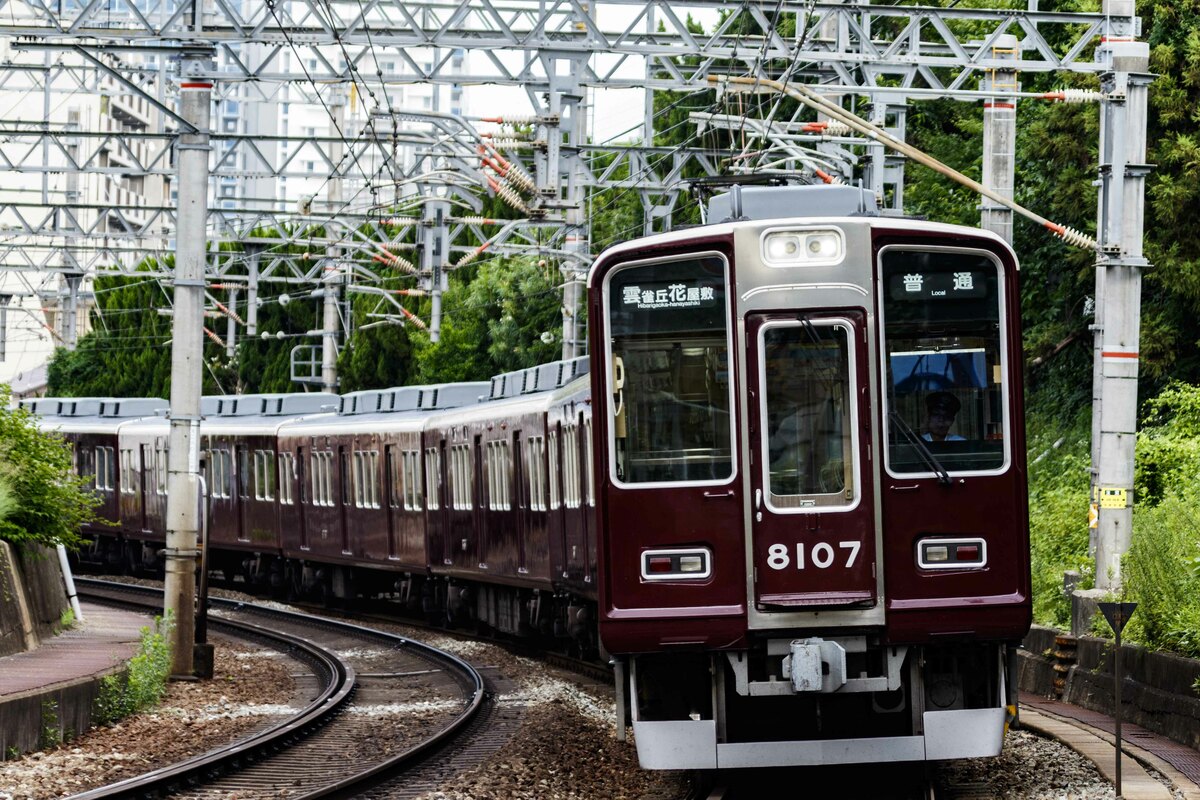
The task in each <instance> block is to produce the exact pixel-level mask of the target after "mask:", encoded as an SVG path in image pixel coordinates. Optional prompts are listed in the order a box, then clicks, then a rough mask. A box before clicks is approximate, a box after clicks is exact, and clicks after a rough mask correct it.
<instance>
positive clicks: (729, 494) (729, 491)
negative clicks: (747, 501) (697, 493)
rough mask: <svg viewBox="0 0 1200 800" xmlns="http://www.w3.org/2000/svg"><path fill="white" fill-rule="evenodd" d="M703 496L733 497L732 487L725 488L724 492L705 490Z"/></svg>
mask: <svg viewBox="0 0 1200 800" xmlns="http://www.w3.org/2000/svg"><path fill="white" fill-rule="evenodd" d="M704 496H705V497H733V489H727V490H726V491H724V492H705V493H704Z"/></svg>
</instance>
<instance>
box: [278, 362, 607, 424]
mask: <svg viewBox="0 0 1200 800" xmlns="http://www.w3.org/2000/svg"><path fill="white" fill-rule="evenodd" d="M587 373H588V359H587V356H581V357H579V358H573V359H567V360H563V361H554V362H551V363H549V364H541V365H539V366H536V367H529V368H528V369H522V370H514V371H512V372H506V373H503V374H501V375H497V376H495V377H493V378H492V379H491V380H490V381H487V382H469V383H446V384H438V385H434V386H402V387H397V388H394V389H382V390H366V391H361V392H351V393H350V394H347V395H343V396H342V407H341V410H340V411H339V413H338V414H337V416H336V417H334V416H322V417H319V418H312V419H305V420H296V421H293V422H289V423H288V424H287V425H285V426H283V427H281V429H280V431H279V435H281V436H319V435H323V434H336V433H341V432H343V431H345V430H346V429H347V428H354V429H368V430H371V431H391V432H397V431H398V432H405V431H410V432H411V431H420V430H423V429H424V428H425V427H426V425H427V424H429V422H431V421H433V420H436V421H437V422H438V423H439V424H440V423H441V421H442V420H443V419H446V418H453V419H459V418H462V419H477V418H479V417H480V416H484V417H487V416H498V415H500V414H508V413H512V411H513V409H514V406H519V405H520V404H522V403H530V402H531V403H532V407H531V410H532V409H533V408H544V407H545V406H547V405H548V404H549V403H550V402H551V401H552V399H555V398H557V397H559V396H560V395H561V392H559V390H561V389H564V388H566V387H568V386H571V385H572V384H575V383H577V382H579V380H580V378H582V377H583V376H585V375H587ZM582 386H583V383H582V382H579V383H578V385H577V386H574V387H573V388H572V389H571V391H578V390H579V388H581V387H582Z"/></svg>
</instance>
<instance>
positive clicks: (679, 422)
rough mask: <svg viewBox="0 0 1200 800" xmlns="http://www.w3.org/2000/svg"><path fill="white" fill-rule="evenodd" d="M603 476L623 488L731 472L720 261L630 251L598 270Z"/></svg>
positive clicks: (727, 329) (699, 481) (723, 478)
mask: <svg viewBox="0 0 1200 800" xmlns="http://www.w3.org/2000/svg"><path fill="white" fill-rule="evenodd" d="M603 288H604V314H605V319H606V321H607V324H608V336H607V341H606V346H607V352H606V353H605V356H606V358H605V361H606V364H607V369H606V375H605V378H606V380H607V384H608V389H609V390H608V392H607V395H608V396H607V399H606V405H607V408H608V420H609V426H608V428H609V435H608V456H609V458H608V461H609V476H610V478H611V480H612V481H613V483H614V484H616V485H617V486H621V487H626V488H647V487H670V486H685V485H686V486H698V485H724V484H728V483H730V482H731V481H733V480H734V479H735V478H736V476H737V471H738V470H737V458H736V450H735V447H736V445H735V433H736V426H734V425H733V419H732V418H733V409H734V397H733V388H734V387H733V385H732V382H731V380H730V373H731V370H732V363H731V358H732V355H731V354H732V352H733V348H732V341H731V334H732V327H733V326H732V321H731V318H730V303H729V297H730V290H729V262H728V260H727V259H726V258H725V256H724V255H722V254H721V253H718V252H703V253H689V254H687V255H682V256H669V257H664V258H656V259H648V260H642V261H634V262H629V263H626V264H622V265H620V266H618V267H615V268H614V269H613V270H612V271H611V272H609V273H608V275H606V276H605V278H604V287H603Z"/></svg>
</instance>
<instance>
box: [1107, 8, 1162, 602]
mask: <svg viewBox="0 0 1200 800" xmlns="http://www.w3.org/2000/svg"><path fill="white" fill-rule="evenodd" d="M1103 11H1104V13H1105V14H1106V15H1108V16H1109V17H1110V22H1109V27H1108V30H1107V33H1106V35H1105V37H1104V39H1103V41H1102V44H1101V45H1100V50H1101V53H1098V54H1097V58H1101V57H1103V53H1104V52H1107V54H1108V56H1109V59H1110V64H1111V71H1109V72H1106V73H1104V74H1103V75H1102V76H1101V78H1100V85H1101V89H1102V91H1103V94H1104V100H1103V101H1102V103H1101V106H1100V193H1099V198H1098V217H1097V225H1096V239H1097V242H1098V248H1097V250H1098V254H1099V255H1098V257H1097V260H1096V322H1095V325H1094V326H1093V329H1094V331H1095V340H1094V353H1093V357H1094V365H1095V366H1094V368H1093V369H1094V372H1093V378H1094V380H1093V402H1092V502H1093V503H1095V504H1096V505H1098V506H1099V508H1098V509H1097V511H1098V520H1097V526H1096V529H1095V531H1094V533H1095V539H1094V544H1095V548H1096V587H1097V588H1098V589H1102V590H1107V591H1117V590H1119V589H1120V587H1121V556H1122V555H1124V554H1125V553H1126V552H1127V551H1128V550H1129V544H1130V538H1131V533H1132V526H1133V500H1134V498H1133V453H1134V444H1135V442H1136V438H1137V396H1138V395H1137V376H1138V338H1139V334H1140V326H1141V300H1142V271H1143V270H1144V269H1146V268H1148V267H1149V266H1150V264H1149V263H1148V262H1147V261H1146V259H1145V258H1144V257H1143V255H1142V231H1143V223H1144V220H1143V206H1142V202H1143V196H1144V194H1145V183H1146V175H1147V174H1148V173H1149V171H1150V167H1149V165H1147V164H1146V95H1147V88H1148V86H1149V85H1150V82H1151V80H1152V78H1153V76H1152V75H1150V74H1149V72H1148V70H1149V67H1150V47H1149V45H1148V44H1147V43H1145V42H1138V41H1135V40H1134V35H1135V29H1134V18H1133V14H1134V0H1105V2H1104V8H1103Z"/></svg>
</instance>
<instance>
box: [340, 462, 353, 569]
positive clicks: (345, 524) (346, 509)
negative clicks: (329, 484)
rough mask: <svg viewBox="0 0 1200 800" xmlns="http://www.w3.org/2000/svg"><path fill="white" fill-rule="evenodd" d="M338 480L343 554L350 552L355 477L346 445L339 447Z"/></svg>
mask: <svg viewBox="0 0 1200 800" xmlns="http://www.w3.org/2000/svg"><path fill="white" fill-rule="evenodd" d="M337 452H338V478H339V481H340V485H339V487H338V488H339V492H338V499H339V503H338V525H339V526H340V527H341V533H340V537H341V542H342V553H349V552H350V525H349V514H350V481H351V480H353V477H352V476H351V474H350V454H349V453H348V452H346V447H345V445H338V450H337Z"/></svg>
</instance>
